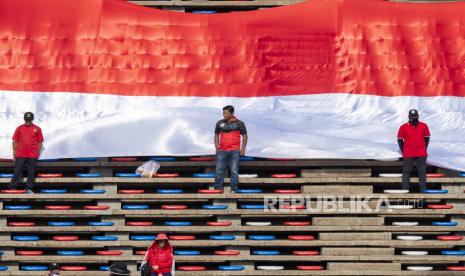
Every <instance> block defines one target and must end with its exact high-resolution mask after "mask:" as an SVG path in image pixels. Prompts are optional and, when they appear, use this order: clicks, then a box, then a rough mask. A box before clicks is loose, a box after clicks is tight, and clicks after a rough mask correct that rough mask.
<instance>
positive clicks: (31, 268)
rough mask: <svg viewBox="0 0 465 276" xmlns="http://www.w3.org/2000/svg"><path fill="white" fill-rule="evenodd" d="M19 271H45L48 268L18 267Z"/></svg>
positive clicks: (35, 266) (42, 266)
mask: <svg viewBox="0 0 465 276" xmlns="http://www.w3.org/2000/svg"><path fill="white" fill-rule="evenodd" d="M20 270H25V271H46V270H48V266H46V265H23V266H21V267H20Z"/></svg>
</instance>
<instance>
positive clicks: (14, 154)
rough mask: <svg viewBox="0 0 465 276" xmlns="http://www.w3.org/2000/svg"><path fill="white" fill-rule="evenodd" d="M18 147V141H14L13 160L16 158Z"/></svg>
mask: <svg viewBox="0 0 465 276" xmlns="http://www.w3.org/2000/svg"><path fill="white" fill-rule="evenodd" d="M17 148H18V143H16V141H13V160H15V158H16V149H17Z"/></svg>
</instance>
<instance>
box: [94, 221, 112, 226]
mask: <svg viewBox="0 0 465 276" xmlns="http://www.w3.org/2000/svg"><path fill="white" fill-rule="evenodd" d="M114 224H115V223H114V222H111V221H91V222H89V226H113V225H114Z"/></svg>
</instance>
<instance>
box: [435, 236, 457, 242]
mask: <svg viewBox="0 0 465 276" xmlns="http://www.w3.org/2000/svg"><path fill="white" fill-rule="evenodd" d="M437 239H438V240H440V241H461V240H463V236H457V235H455V236H452V235H451V236H437Z"/></svg>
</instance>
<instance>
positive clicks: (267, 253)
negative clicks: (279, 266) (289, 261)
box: [252, 250, 281, 256]
mask: <svg viewBox="0 0 465 276" xmlns="http://www.w3.org/2000/svg"><path fill="white" fill-rule="evenodd" d="M252 254H253V255H265V256H271V255H279V254H281V253H279V251H277V250H254V251H252Z"/></svg>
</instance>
